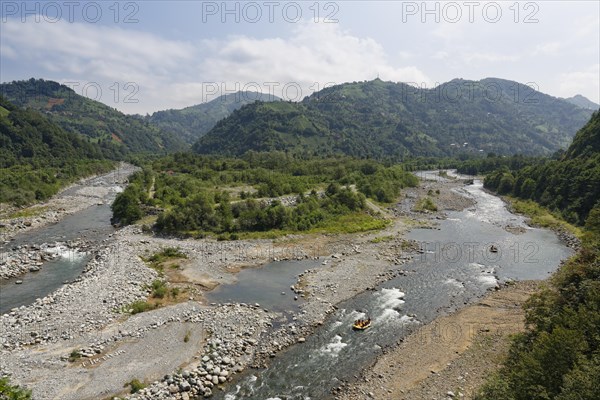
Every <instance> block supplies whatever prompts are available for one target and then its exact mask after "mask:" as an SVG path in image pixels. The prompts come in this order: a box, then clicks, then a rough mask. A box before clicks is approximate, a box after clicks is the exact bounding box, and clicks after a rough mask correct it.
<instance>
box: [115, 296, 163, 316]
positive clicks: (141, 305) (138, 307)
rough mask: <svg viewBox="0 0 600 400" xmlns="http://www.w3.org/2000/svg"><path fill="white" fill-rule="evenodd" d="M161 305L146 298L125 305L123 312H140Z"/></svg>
mask: <svg viewBox="0 0 600 400" xmlns="http://www.w3.org/2000/svg"><path fill="white" fill-rule="evenodd" d="M159 306H160V304H159V303H150V302H148V301H144V300H138V301H134V302H133V303H131V304H130V305H128V306H124V307H123V309H122V312H129V313H131V314H132V315H133V314H139V313H143V312H146V311H150V310H154V309H156V308H158V307H159Z"/></svg>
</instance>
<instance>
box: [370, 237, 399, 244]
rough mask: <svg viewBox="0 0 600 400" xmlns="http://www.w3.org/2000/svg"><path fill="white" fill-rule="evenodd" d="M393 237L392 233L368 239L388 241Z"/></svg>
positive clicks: (378, 241) (377, 241) (379, 241)
mask: <svg viewBox="0 0 600 400" xmlns="http://www.w3.org/2000/svg"><path fill="white" fill-rule="evenodd" d="M394 237H395V236H394V235H387V236H378V237H376V238H373V239H371V240H369V242H371V243H382V242H389V241H390V240H394Z"/></svg>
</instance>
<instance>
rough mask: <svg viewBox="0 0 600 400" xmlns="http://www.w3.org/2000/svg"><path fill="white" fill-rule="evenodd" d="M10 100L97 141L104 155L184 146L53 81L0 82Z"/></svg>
mask: <svg viewBox="0 0 600 400" xmlns="http://www.w3.org/2000/svg"><path fill="white" fill-rule="evenodd" d="M0 94H2V95H3V96H4V97H5V98H6V99H7V100H8V101H10V102H12V103H13V104H15V105H17V106H19V107H23V108H30V109H33V110H36V111H39V112H41V113H43V114H44V115H46V116H47V117H48V118H49V119H50V120H51V121H52V122H54V123H56V124H57V125H59V126H60V127H62V128H63V129H64V130H65V131H67V132H72V133H77V134H80V135H82V136H83V137H85V138H87V139H88V140H89V141H91V142H93V143H97V144H98V145H99V147H100V148H101V149H102V152H103V154H104V155H106V156H108V157H111V158H120V157H122V156H124V155H125V154H128V153H132V152H136V153H137V152H149V153H166V152H170V151H179V150H183V149H185V148H186V145H185V144H184V143H183V141H182V140H181V139H179V138H178V137H177V136H176V135H174V134H173V133H170V132H166V131H163V130H161V129H159V128H157V127H156V126H153V125H151V124H149V123H148V122H147V121H145V120H144V118H143V117H141V116H136V115H126V114H123V113H121V112H120V111H117V110H116V109H114V108H111V107H108V106H107V105H105V104H102V103H100V102H98V101H94V100H91V99H88V98H86V97H84V96H80V95H78V94H77V93H75V91H73V90H72V89H70V88H69V87H67V86H64V85H61V84H59V83H56V82H53V81H45V80H42V79H39V80H36V79H30V80H28V81H17V82H11V83H3V84H0Z"/></svg>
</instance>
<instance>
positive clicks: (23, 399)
mask: <svg viewBox="0 0 600 400" xmlns="http://www.w3.org/2000/svg"><path fill="white" fill-rule="evenodd" d="M0 399H2V400H29V399H31V390H26V389H23V388H21V387H20V386H18V385H12V384H11V383H10V380H9V379H8V378H0Z"/></svg>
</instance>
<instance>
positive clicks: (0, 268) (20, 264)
mask: <svg viewBox="0 0 600 400" xmlns="http://www.w3.org/2000/svg"><path fill="white" fill-rule="evenodd" d="M91 249H92V245H91V243H90V242H89V241H86V240H72V241H69V242H54V243H43V244H41V245H36V244H32V245H18V246H15V247H11V248H9V249H8V250H5V251H2V253H1V255H0V258H1V259H0V280H1V279H10V278H16V277H18V276H20V275H23V274H24V273H27V272H38V271H39V270H40V269H41V268H42V267H43V266H44V263H45V262H46V261H51V260H56V259H57V258H59V257H67V258H73V257H79V256H82V255H84V254H85V253H87V252H88V251H91Z"/></svg>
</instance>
